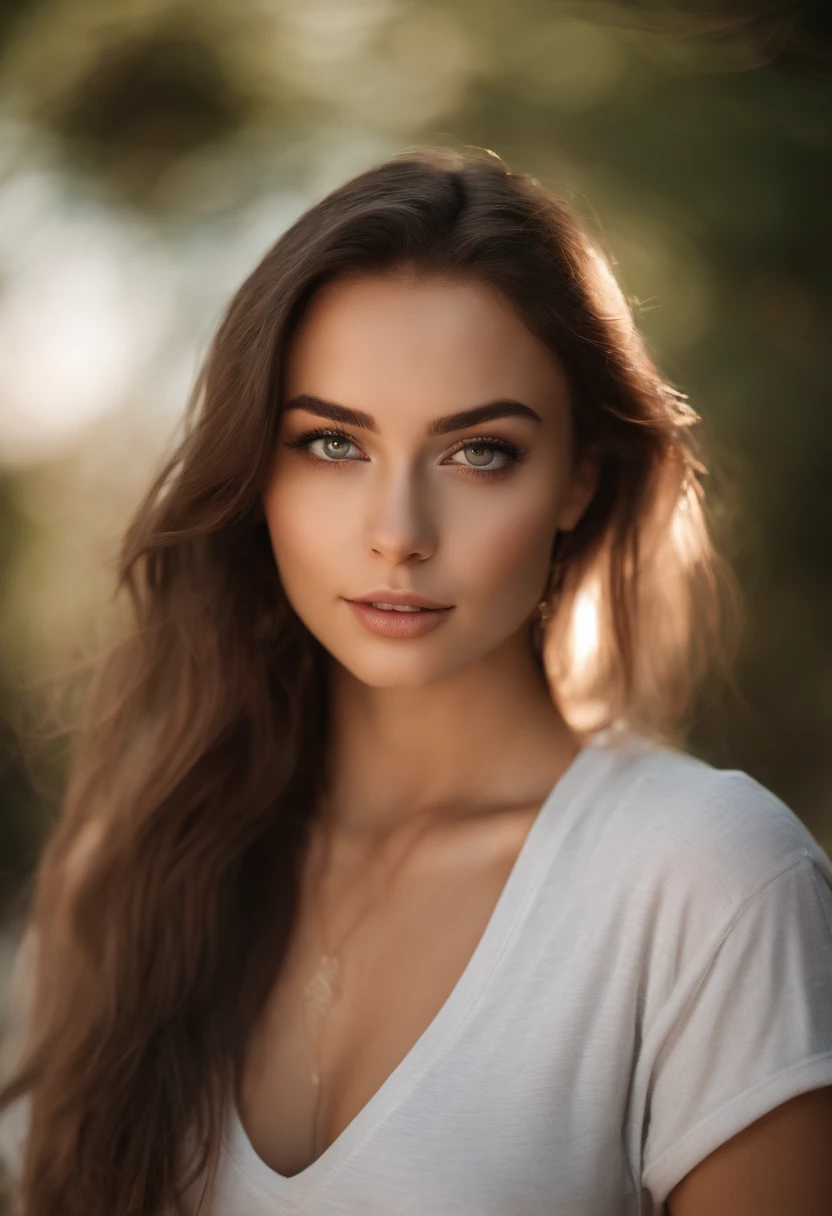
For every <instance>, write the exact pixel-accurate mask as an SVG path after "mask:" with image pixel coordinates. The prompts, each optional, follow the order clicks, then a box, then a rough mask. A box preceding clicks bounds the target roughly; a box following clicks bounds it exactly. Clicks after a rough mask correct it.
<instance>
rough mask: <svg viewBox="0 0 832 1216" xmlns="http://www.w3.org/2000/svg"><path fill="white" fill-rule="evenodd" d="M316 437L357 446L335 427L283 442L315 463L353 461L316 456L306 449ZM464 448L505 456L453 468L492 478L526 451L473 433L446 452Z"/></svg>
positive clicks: (507, 442) (517, 460)
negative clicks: (484, 464) (495, 464)
mask: <svg viewBox="0 0 832 1216" xmlns="http://www.w3.org/2000/svg"><path fill="white" fill-rule="evenodd" d="M317 439H336V440H337V439H340V440H342V441H343V442H344V443H351V444H353V445H354V446H355V447H358V444H357V442H356V441H355V440H354V439H353V438H352V436H351V435H348V434H347V432H346V431H342V430H339V429H338V428H337V427H314V428H313V429H312V430H309V431H304V432H303V433H302V434H300V435H298V436H297V438H296V439H292V440H290V441H288V442H286V443H285V447H287V448H297V449H299V450H300V451H301V452H302V453H303V454H304V456H305V457H306V458H307V459H309V460H311V461H313V462H314V463H315V464H318V465H328V466H333V465H345V464H356V463H357V461H355V460H327V459H325V458H324V457H321V456H318V455H317V454H316V453H314V452H312V451H311V450H310V445H311V444H312V443H313V442H314V441H315V440H317ZM466 448H486V449H488V450H490V451H498V452H502V453H503V454H504V455H505V456H506V457H507V458H508V459H507V462H506V463H505V464H504V465H501V466H500V467H499V468H496V469H489V468H477V467H476V466H474V465H464V464H461V463H457V465H456V467H458V468H460V469H462V471H463V473H470V474H473V476H474V477H479V478H492V477H502V476H504V475H505V474H506V473H508V472H510V471H511V469H512V467H513V466H514V465H517V464H519V463H520V462H521V461H522V460H524V459H525V457H526V455H527V452H528V450H527V449H526V448H522V447H518V445H517V444H515V443H510V442H509V440H507V439H500V438H498V437H496V436H486V435H482V436H477V437H476V438H472V439H462V440H460V441H459V443H458V444H456V445H455V447H453V448H452V449H451V451H450V452H449V453H448V455H449V456H453V455H455V454H456V453H457V452H461V451H464V450H465V449H466Z"/></svg>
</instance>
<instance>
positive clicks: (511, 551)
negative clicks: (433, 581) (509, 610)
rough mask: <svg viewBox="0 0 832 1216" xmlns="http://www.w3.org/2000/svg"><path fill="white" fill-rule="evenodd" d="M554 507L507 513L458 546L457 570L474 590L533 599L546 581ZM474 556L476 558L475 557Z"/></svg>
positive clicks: (512, 597) (502, 513) (552, 534)
mask: <svg viewBox="0 0 832 1216" xmlns="http://www.w3.org/2000/svg"><path fill="white" fill-rule="evenodd" d="M553 511H554V508H553V507H552V506H549V505H548V504H547V505H545V506H540V505H531V506H525V507H524V508H523V509H519V510H514V511H511V510H507V511H503V512H501V513H500V514H499V515H497V516H495V517H493V518H492V519H491V520H490V521H489V524H488V526H487V527H486V528H482V527H480V528H478V529H477V538H476V543H471V540H472V539H473V538H469V543H468V544H467V545H465V546H464V548H463V547H461V552H460V562H461V563H462V565H461V568H462V569H465V570H466V571H467V572H468V574H469V577H470V578H471V579H472V580H475V581H476V584H477V585H478V587H479V588H480V589H481V590H483V591H485V592H488V593H491V594H495V595H497V596H499V597H501V598H505V599H507V600H515V599H518V598H521V599H524V598H527V597H528V596H532V597H533V596H536V595H537V594H538V592H539V591H540V588H541V585H542V583H543V581H544V580H545V578H546V572H547V571H548V568H549V559H550V555H551V549H552V542H553V539H554V532H555V529H554V524H553V522H552V521H553ZM475 555H476V556H475Z"/></svg>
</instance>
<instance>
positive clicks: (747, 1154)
mask: <svg viewBox="0 0 832 1216" xmlns="http://www.w3.org/2000/svg"><path fill="white" fill-rule="evenodd" d="M667 1206H668V1209H669V1212H670V1216H797V1214H798V1213H799V1214H800V1216H829V1213H830V1212H832V1086H829V1085H825V1086H823V1087H822V1088H820V1089H813V1090H810V1091H808V1092H807V1093H803V1094H798V1096H797V1097H796V1098H792V1099H790V1101H788V1102H784V1103H783V1104H782V1105H781V1106H778V1107H776V1108H775V1109H774V1110H772V1111H770V1112H769V1113H768V1114H767V1115H764V1116H763V1118H762V1119H757V1120H756V1122H754V1123H752V1124H750V1125H749V1126H748V1127H747V1128H745V1129H744V1130H743V1131H741V1132H740V1133H739V1134H738V1135H736V1136H733V1137H732V1138H731V1139H730V1140H727V1141H726V1142H725V1143H724V1144H721V1145H720V1146H719V1148H718V1149H716V1150H715V1151H714V1152H712V1153H711V1154H710V1155H709V1156H707V1157H706V1158H705V1159H704V1160H703V1161H701V1162H700V1163H699V1164H698V1165H697V1166H695V1168H694V1169H692V1170H691V1171H690V1173H688V1174H686V1175H685V1177H684V1178H683V1179H682V1181H681V1182H679V1183H677V1185H676V1186H675V1187H674V1188H673V1190H672V1191H671V1192H670V1194H669V1195H668V1198H667Z"/></svg>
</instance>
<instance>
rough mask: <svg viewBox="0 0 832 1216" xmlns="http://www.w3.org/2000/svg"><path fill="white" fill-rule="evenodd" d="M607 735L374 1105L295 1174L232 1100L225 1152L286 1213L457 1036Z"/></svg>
mask: <svg viewBox="0 0 832 1216" xmlns="http://www.w3.org/2000/svg"><path fill="white" fill-rule="evenodd" d="M607 734H608V731H606V730H601V731H597V732H596V733H595V734H594V735H593V736H592V737H591V738H590V739H589V740H588V741H587V742H586V743H585V744H584V746H583V747H582V748H581V750H580V751H579V752H578V753H577V755H576V756H575V757H574V758H573V759H572V761H571V762H570V763H569V764H568V765H567V767H566V768H565V769H564V771H563V772H562V773H561V775H560V777H559V778H558V780H557V781H556V782H555V785H554V786H553V788H552V789H551V790H550V791H549V794H548V795H547V797H546V798H545V800H544V802H543V803H542V805H541V807H540V810H539V811H538V812H537V814H536V816H535V818H534V820H533V821H532V824H531V827H530V828H529V830H528V832H527V833H526V836H525V839H524V840H523V843H522V845H521V846H520V849H519V851H518V853H517V856H516V858H515V860H514V864H513V866H512V868H511V870H510V872H509V875H508V878H507V879H506V881H505V883H504V884H503V888H502V890H501V891H500V894H499V896H498V898H497V902H496V903H495V905H494V907H493V909H492V911H491V915H490V917H489V918H488V922H487V923H486V926H485V929H484V930H483V932H482V935H481V937H480V939H479V941H478V942H477V945H476V946H475V948H474V951H473V953H472V954H471V956H470V958H469V959H468V962H467V963H466V965H465V967H464V969H463V971H462V973H461V975H460V976H459V979H458V980H457V982H456V984H455V985H454V987H453V989H452V990H451V992H450V994H449V995H448V997H447V998H446V1000H445V1001H444V1003H443V1004H442V1005H441V1006H440V1008H439V1009H438V1011H437V1012H436V1014H435V1015H434V1017H433V1019H432V1020H431V1022H430V1023H429V1024H428V1026H427V1027H426V1028H425V1030H424V1031H423V1032H422V1034H421V1035H420V1036H419V1038H418V1039H417V1040H416V1042H415V1043H414V1044H413V1046H412V1047H411V1048H410V1050H409V1051H408V1052H407V1054H406V1055H405V1056H404V1057H403V1058H402V1059H401V1060H400V1061H399V1063H398V1064H397V1065H396V1067H395V1068H394V1069H393V1071H392V1072H391V1073H389V1074H388V1076H387V1078H386V1079H385V1080H384V1081H383V1082H382V1084H381V1085H380V1086H379V1088H378V1089H377V1090H376V1091H375V1093H374V1094H373V1096H372V1097H371V1098H370V1099H369V1101H368V1102H366V1103H365V1105H364V1106H363V1107H362V1108H361V1110H360V1111H359V1112H358V1113H357V1114H356V1115H355V1117H354V1118H353V1119H352V1120H351V1121H350V1123H348V1124H347V1126H346V1127H345V1128H344V1130H343V1131H342V1132H341V1133H340V1135H339V1136H337V1137H336V1139H335V1140H333V1142H332V1144H330V1145H329V1147H328V1148H326V1149H324V1151H323V1152H322V1153H321V1155H320V1156H319V1157H317V1158H316V1159H315V1160H314V1161H313V1162H311V1164H310V1165H308V1166H306V1168H305V1169H302V1170H300V1172H299V1173H297V1174H292V1175H291V1176H287V1175H285V1174H280V1173H278V1172H277V1171H276V1170H273V1169H272V1168H271V1166H269V1165H267V1164H266V1162H265V1161H264V1160H263V1159H262V1157H260V1156H259V1155H258V1153H257V1151H256V1149H255V1148H254V1146H253V1144H252V1143H251V1141H250V1140H249V1138H248V1134H247V1133H246V1130H245V1127H244V1126H243V1123H242V1120H241V1118H240V1113H239V1110H238V1108H237V1105H236V1102H235V1101H234V1099H233V1098H232V1099H231V1100H230V1101H229V1104H228V1111H227V1122H226V1125H225V1130H224V1132H223V1142H224V1144H225V1147H226V1148H227V1150H228V1151H229V1153H230V1155H231V1158H232V1159H233V1161H234V1162H235V1164H236V1165H237V1167H238V1168H239V1169H240V1170H241V1171H242V1173H243V1174H244V1175H245V1177H246V1179H247V1180H248V1181H249V1182H251V1183H253V1184H254V1185H255V1186H257V1187H258V1188H259V1189H260V1190H261V1191H264V1192H265V1193H266V1194H267V1195H268V1196H269V1197H270V1198H271V1199H273V1200H276V1201H277V1202H279V1203H280V1204H281V1206H282V1207H283V1208H284V1209H286V1210H294V1209H295V1208H297V1207H299V1206H300V1204H302V1203H303V1202H304V1201H305V1200H306V1199H308V1198H309V1196H310V1195H311V1194H312V1192H313V1191H315V1190H317V1189H318V1188H319V1187H320V1186H321V1185H322V1184H323V1183H324V1182H325V1181H326V1180H327V1179H329V1178H331V1177H332V1175H333V1174H334V1173H335V1172H336V1171H337V1170H338V1169H339V1168H340V1167H341V1166H342V1165H343V1164H344V1163H345V1161H346V1160H347V1159H348V1158H349V1157H350V1156H352V1154H353V1153H354V1152H355V1151H356V1150H357V1149H358V1148H359V1147H360V1145H361V1144H362V1142H363V1141H364V1140H365V1139H366V1138H367V1137H368V1136H369V1135H370V1133H371V1132H372V1131H373V1129H374V1128H375V1127H377V1126H378V1124H379V1123H380V1122H381V1121H382V1120H383V1119H384V1118H385V1116H386V1115H387V1114H389V1112H390V1111H392V1109H393V1108H394V1107H395V1106H396V1105H398V1103H399V1102H401V1101H402V1100H403V1099H404V1097H405V1096H406V1094H407V1093H408V1091H409V1090H410V1089H411V1088H412V1086H413V1085H415V1084H416V1082H417V1081H418V1080H419V1078H420V1077H421V1076H422V1075H423V1073H424V1072H425V1071H426V1070H427V1068H428V1067H429V1066H430V1065H431V1064H432V1063H433V1062H434V1061H435V1059H436V1058H437V1057H438V1055H439V1054H440V1052H441V1051H442V1049H443V1048H444V1046H445V1044H446V1043H447V1042H448V1041H449V1040H450V1039H451V1038H452V1037H453V1036H454V1035H455V1034H456V1032H457V1031H458V1029H459V1027H460V1025H461V1024H462V1022H463V1021H464V1019H465V1018H466V1016H467V1015H468V1013H469V1012H470V1011H471V1009H472V1008H473V1006H474V1003H475V1002H476V1001H477V999H478V998H479V996H480V994H481V992H482V990H483V988H484V986H485V984H486V981H487V980H488V979H489V977H490V975H491V973H492V971H493V970H494V967H495V965H496V963H497V961H498V959H499V958H500V957H501V955H502V954H503V951H504V950H505V948H506V947H507V945H508V944H509V941H510V940H511V938H512V936H513V932H514V929H515V927H516V926H517V924H518V923H519V922H520V920H521V917H522V914H523V913H524V912H525V909H526V907H527V905H528V903H529V901H530V900H531V899H532V898H533V896H534V894H535V891H536V888H537V883H538V881H539V879H540V876H541V875H542V873H543V869H544V861H545V859H546V853H547V851H546V849H544V848H543V847H542V846H543V844H544V842H545V841H546V840H547V839H548V833H549V831H550V825H551V824H552V823H553V821H554V820H555V819H556V817H558V812H559V811H561V810H562V809H565V808H566V807H567V806H568V804H569V801H570V799H572V797H573V795H574V794H576V793H577V791H578V789H579V788H580V785H581V783H582V782H583V780H584V777H585V776H586V775H588V774H589V773H591V772H592V771H593V768H594V767H597V766H594V764H593V762H594V761H595V760H596V759H598V758H599V757H598V753H599V751H601V752H603V751H604V748H603V742H604V739H605V738H606V736H607Z"/></svg>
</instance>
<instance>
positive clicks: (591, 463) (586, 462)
mask: <svg viewBox="0 0 832 1216" xmlns="http://www.w3.org/2000/svg"><path fill="white" fill-rule="evenodd" d="M600 476H601V462H600V461H599V460H598V459H596V458H595V457H593V456H584V457H583V458H582V459H581V460H579V461H578V463H577V464H576V465H575V467H574V469H573V470H572V479H571V481H570V483H569V489H568V490H567V492H566V495H565V496H564V499H563V502H562V503H561V509H560V514H559V518H558V528H559V529H560V530H561V531H563V532H571V531H572V529H573V528H574V527H576V526H577V525H578V523H580V521H581V519H582V517H583V515H584V512H585V511H586V509H587V507H588V506H589V504H590V503H591V502H592V499H593V498H594V496H595V491H596V490H597V489H598V481H599V479H600Z"/></svg>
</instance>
